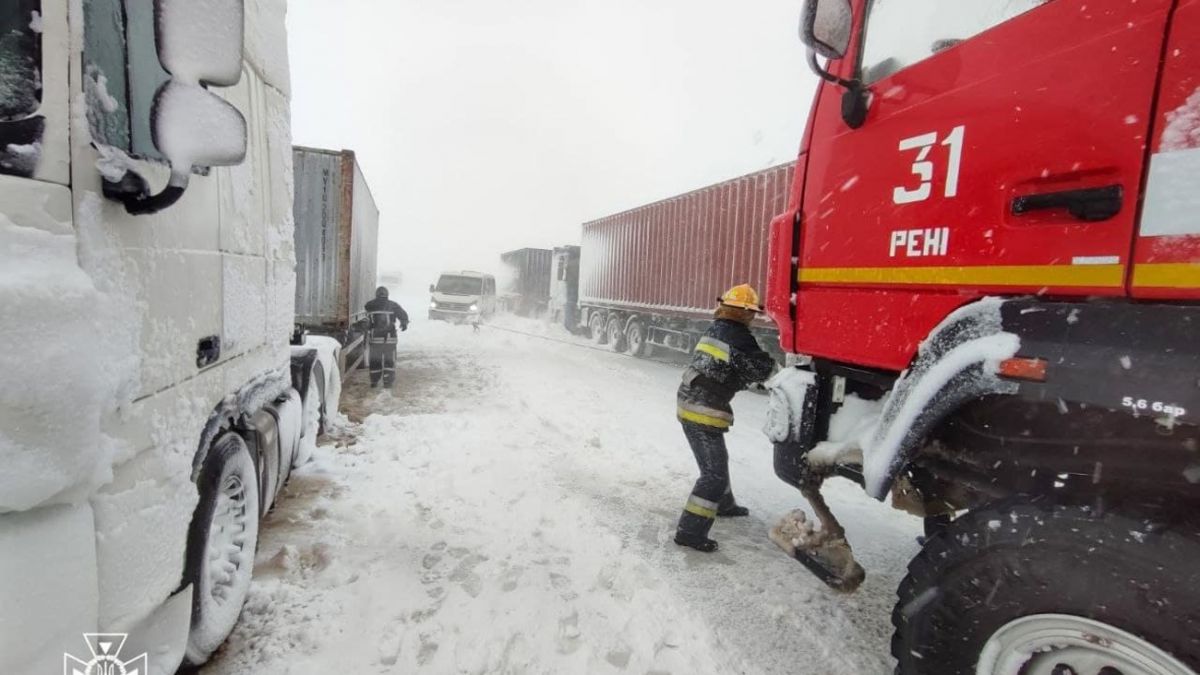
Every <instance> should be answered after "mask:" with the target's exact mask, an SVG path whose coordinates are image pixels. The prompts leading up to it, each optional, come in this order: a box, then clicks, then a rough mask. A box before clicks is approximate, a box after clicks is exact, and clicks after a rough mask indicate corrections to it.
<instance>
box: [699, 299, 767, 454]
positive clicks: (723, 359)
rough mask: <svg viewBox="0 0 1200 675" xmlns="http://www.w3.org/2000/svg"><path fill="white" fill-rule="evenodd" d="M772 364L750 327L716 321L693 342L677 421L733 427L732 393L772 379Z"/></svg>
mask: <svg viewBox="0 0 1200 675" xmlns="http://www.w3.org/2000/svg"><path fill="white" fill-rule="evenodd" d="M774 368H775V361H774V360H773V359H772V358H771V356H770V355H769V354H767V353H766V352H765V351H763V349H762V347H760V346H759V345H758V341H757V340H755V339H754V335H753V334H752V333H751V332H750V329H749V327H747V326H746V325H744V324H741V323H738V322H736V321H729V320H726V319H717V320H716V321H713V323H712V325H711V326H710V327H709V329H708V330H707V331H705V333H704V337H702V338H700V340H699V341H698V342H697V343H696V347H695V349H694V350H693V352H692V361H691V363H690V364H689V365H688V368H687V370H685V371H684V372H683V378H682V382H680V384H679V394H678V398H679V408H678V417H679V419H680V420H683V421H687V422H693V423H695V424H702V425H704V426H708V427H712V428H714V429H718V430H721V431H724V430H727V429H728V428H729V427H730V426H732V425H733V408H731V407H730V405H729V404H730V402H731V401H732V400H733V396H734V394H736V393H737V392H739V391H741V390H742V389H745V388H746V387H747V386H748V385H749V384H751V383H753V382H762V381H763V380H765V379H767V378H768V377H770V376H771V371H772V370H773V369H774Z"/></svg>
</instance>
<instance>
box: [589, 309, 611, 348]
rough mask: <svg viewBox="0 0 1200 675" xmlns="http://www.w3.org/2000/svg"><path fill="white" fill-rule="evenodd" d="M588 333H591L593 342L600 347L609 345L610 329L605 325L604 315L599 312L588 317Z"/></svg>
mask: <svg viewBox="0 0 1200 675" xmlns="http://www.w3.org/2000/svg"><path fill="white" fill-rule="evenodd" d="M588 332H589V333H591V337H592V342H595V343H596V344H598V345H603V344H608V329H607V326H605V324H604V315H602V314H600V313H599V312H592V313H591V315H590V316H589V317H588Z"/></svg>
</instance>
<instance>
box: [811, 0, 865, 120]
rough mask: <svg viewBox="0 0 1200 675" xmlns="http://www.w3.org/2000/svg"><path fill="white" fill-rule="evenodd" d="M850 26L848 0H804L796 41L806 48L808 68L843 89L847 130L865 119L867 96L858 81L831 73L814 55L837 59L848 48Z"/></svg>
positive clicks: (844, 117) (852, 14)
mask: <svg viewBox="0 0 1200 675" xmlns="http://www.w3.org/2000/svg"><path fill="white" fill-rule="evenodd" d="M853 28H854V8H853V7H851V6H850V0H805V2H804V13H803V15H801V19H800V40H801V42H803V43H804V45H805V46H806V47H808V67H809V68H811V69H812V71H813V72H814V73H816V74H817V76H818V77H820V78H821V79H823V80H828V81H829V82H833V83H834V84H837V85H839V86H841V87H842V88H844V89H845V90H846V91H845V92H844V93H843V94H842V119H843V120H844V121H845V122H846V125H847V126H849V127H850V128H851V129H857V128H859V127H861V126H862V125H863V124H864V123H865V122H866V121H867V107H868V104H869V101H870V98H869V97H868V96H867V89H866V87H864V86H863V85H862V82H861V81H859V80H857V79H854V80H846V79H842V78H840V77H838V76H837V75H834V74H833V73H831V72H829V71H827V70H825V69H824V68H822V67H821V64H819V63H817V56H824V57H825V58H828V59H840V58H842V57H844V56H845V55H846V51H847V50H848V49H849V48H850V33H851V31H852V30H853Z"/></svg>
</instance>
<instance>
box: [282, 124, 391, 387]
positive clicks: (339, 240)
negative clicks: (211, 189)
mask: <svg viewBox="0 0 1200 675" xmlns="http://www.w3.org/2000/svg"><path fill="white" fill-rule="evenodd" d="M292 165H293V168H294V172H295V211H294V215H295V221H296V229H295V240H296V325H297V328H298V331H303V332H309V333H315V334H319V335H329V336H331V337H334V338H337V339H338V341H340V342H341V343H342V345H343V347H342V350H341V354H340V364H339V365H340V366H341V372H342V377H343V378H345V377H348V376H349V374H350V372H351V371H353V370H354V369H355V368H356V367H357V366H358V365H359V363H360V362H361V361H362V359H363V358H364V356H365V352H366V350H365V349H364V348H363V346H364V345H365V340H364V335H365V331H364V321H365V320H366V309H365V307H364V305H366V303H367V301H368V300H370V299H371V298H373V297H375V285H376V257H377V243H378V237H379V209H378V207H376V206H375V199H374V197H372V196H371V189H370V187H368V186H367V181H366V178H365V177H364V176H363V172H362V169H361V168H360V167H359V165H358V162H357V160H356V159H355V156H354V152H353V151H351V150H322V149H320V148H306V147H301V146H296V147H294V148H293V150H292Z"/></svg>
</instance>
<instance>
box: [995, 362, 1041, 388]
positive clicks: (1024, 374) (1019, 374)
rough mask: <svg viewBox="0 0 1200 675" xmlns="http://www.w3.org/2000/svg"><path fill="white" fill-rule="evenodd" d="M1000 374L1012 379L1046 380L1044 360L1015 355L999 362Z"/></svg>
mask: <svg viewBox="0 0 1200 675" xmlns="http://www.w3.org/2000/svg"><path fill="white" fill-rule="evenodd" d="M1000 376H1001V377H1011V378H1012V379H1014V380H1031V381H1033V382H1045V381H1046V360H1045V359H1029V358H1022V357H1019V356H1018V357H1016V358H1011V359H1007V360H1005V361H1001V362H1000Z"/></svg>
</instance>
